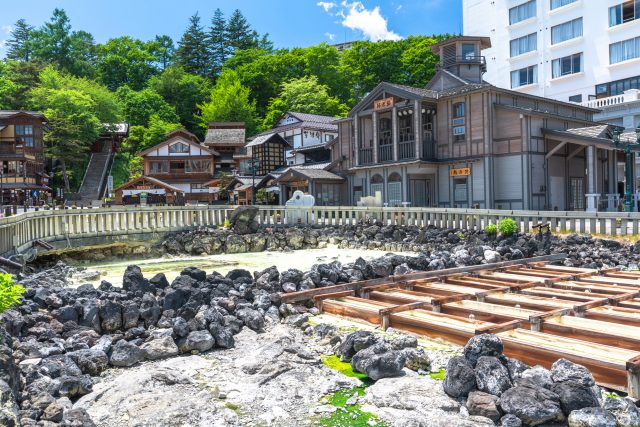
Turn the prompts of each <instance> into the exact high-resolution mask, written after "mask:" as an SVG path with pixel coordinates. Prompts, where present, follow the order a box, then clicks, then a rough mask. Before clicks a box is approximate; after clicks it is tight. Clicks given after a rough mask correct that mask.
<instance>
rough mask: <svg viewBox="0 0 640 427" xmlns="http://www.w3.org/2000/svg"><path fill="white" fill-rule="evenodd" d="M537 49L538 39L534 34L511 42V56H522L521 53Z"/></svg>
mask: <svg viewBox="0 0 640 427" xmlns="http://www.w3.org/2000/svg"><path fill="white" fill-rule="evenodd" d="M537 48H538V37H537V34H536V33H531V34H529V35H528V36H524V37H519V38H517V39H514V40H511V56H512V57H513V56H518V55H522V54H523V53H527V52H531V51H534V50H536V49H537Z"/></svg>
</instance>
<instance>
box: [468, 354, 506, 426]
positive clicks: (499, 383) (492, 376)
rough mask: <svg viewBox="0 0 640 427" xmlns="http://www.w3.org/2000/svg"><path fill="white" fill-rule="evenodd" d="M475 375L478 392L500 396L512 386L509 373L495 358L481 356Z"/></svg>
mask: <svg viewBox="0 0 640 427" xmlns="http://www.w3.org/2000/svg"><path fill="white" fill-rule="evenodd" d="M475 373H476V386H477V387H478V390H480V391H483V392H485V393H489V394H492V395H494V396H500V395H501V394H502V393H503V392H505V391H506V390H508V389H510V388H511V387H512V385H513V384H512V383H511V379H510V378H509V371H508V370H507V368H506V367H505V366H504V365H503V364H502V363H500V360H498V358H496V357H492V356H481V357H480V358H479V359H478V362H477V363H476V369H475ZM494 421H495V420H494Z"/></svg>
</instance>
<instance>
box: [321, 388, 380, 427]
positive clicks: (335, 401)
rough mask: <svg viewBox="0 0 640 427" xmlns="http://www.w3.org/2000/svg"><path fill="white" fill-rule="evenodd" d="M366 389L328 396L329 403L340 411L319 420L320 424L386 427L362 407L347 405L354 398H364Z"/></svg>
mask: <svg viewBox="0 0 640 427" xmlns="http://www.w3.org/2000/svg"><path fill="white" fill-rule="evenodd" d="M365 387H366V386H364V385H363V386H360V387H354V388H349V389H343V390H339V391H337V392H335V393H332V394H330V395H328V396H326V400H327V401H328V403H329V404H331V405H333V406H335V407H336V408H338V409H337V410H336V411H335V412H333V413H331V414H329V415H326V416H323V417H321V418H319V419H318V424H319V425H321V426H325V427H385V425H386V424H384V423H383V422H382V421H380V420H379V419H378V417H377V416H376V415H374V414H372V413H370V412H365V411H363V410H362V406H361V405H359V404H357V403H356V404H355V405H347V401H348V400H349V399H351V398H352V397H353V396H364V389H365Z"/></svg>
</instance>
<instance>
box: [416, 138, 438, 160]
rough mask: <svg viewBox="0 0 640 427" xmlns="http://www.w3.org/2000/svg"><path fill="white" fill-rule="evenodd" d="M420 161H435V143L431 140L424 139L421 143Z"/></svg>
mask: <svg viewBox="0 0 640 427" xmlns="http://www.w3.org/2000/svg"><path fill="white" fill-rule="evenodd" d="M420 160H427V161H434V160H436V141H434V140H433V139H425V140H423V141H422V153H420Z"/></svg>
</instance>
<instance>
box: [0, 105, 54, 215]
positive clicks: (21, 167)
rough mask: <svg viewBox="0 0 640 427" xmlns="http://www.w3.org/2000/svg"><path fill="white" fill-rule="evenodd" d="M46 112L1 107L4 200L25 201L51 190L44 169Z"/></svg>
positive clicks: (0, 179) (0, 162)
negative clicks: (6, 109) (8, 109)
mask: <svg viewBox="0 0 640 427" xmlns="http://www.w3.org/2000/svg"><path fill="white" fill-rule="evenodd" d="M46 123H47V119H46V118H45V117H44V115H42V114H40V113H38V112H32V111H0V203H1V204H10V203H15V204H23V203H24V202H25V199H31V200H33V199H37V198H39V197H41V196H42V195H43V194H44V193H45V192H48V191H50V188H49V187H48V186H47V185H48V183H49V182H48V180H49V176H48V174H46V173H45V169H44V141H43V126H44V125H45V124H46Z"/></svg>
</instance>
